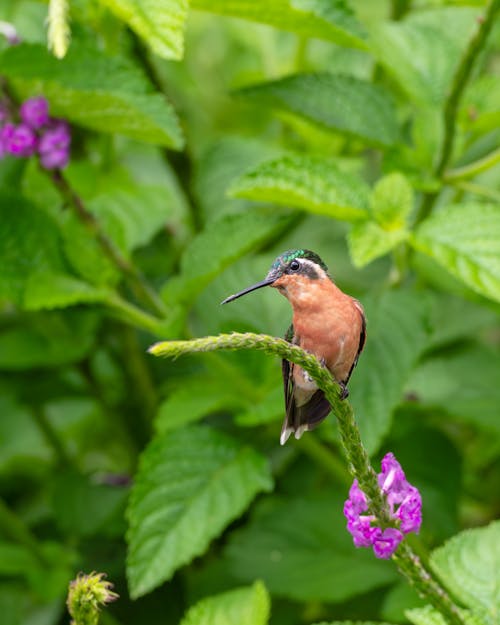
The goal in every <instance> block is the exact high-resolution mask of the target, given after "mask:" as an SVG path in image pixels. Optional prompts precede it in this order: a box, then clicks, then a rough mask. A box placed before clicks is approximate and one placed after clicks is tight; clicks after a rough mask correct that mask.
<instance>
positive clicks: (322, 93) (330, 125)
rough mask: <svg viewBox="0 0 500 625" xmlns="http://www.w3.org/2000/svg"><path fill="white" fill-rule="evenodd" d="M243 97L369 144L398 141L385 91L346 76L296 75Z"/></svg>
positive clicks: (253, 88)
mask: <svg viewBox="0 0 500 625" xmlns="http://www.w3.org/2000/svg"><path fill="white" fill-rule="evenodd" d="M237 93H238V94H239V95H241V96H242V97H245V98H247V99H249V100H252V101H255V102H256V103H258V104H260V105H266V106H269V107H272V108H274V109H277V110H278V111H283V112H285V113H292V114H293V115H297V116H299V117H302V118H305V119H306V120H308V121H310V122H314V123H315V124H319V125H320V126H321V127H323V128H326V129H327V130H332V131H335V132H340V133H343V134H346V135H349V136H353V137H358V138H360V139H362V140H364V141H365V142H366V143H368V144H374V145H377V146H382V147H383V146H390V145H393V144H394V143H396V142H397V141H398V135H399V131H398V127H397V125H396V113H395V110H394V106H393V103H392V100H391V99H390V97H389V95H388V94H387V92H386V91H384V90H383V89H382V87H379V86H376V85H374V84H372V83H370V82H367V81H364V80H360V79H359V78H354V77H353V76H344V75H342V74H321V73H318V74H296V75H293V76H287V77H286V78H281V79H280V80H274V81H271V82H267V83H262V84H258V85H254V86H251V87H246V88H245V89H241V90H239V91H238V92H237Z"/></svg>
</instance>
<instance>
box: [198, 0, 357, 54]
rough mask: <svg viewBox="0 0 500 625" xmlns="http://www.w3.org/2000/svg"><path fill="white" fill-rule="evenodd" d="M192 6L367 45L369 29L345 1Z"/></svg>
mask: <svg viewBox="0 0 500 625" xmlns="http://www.w3.org/2000/svg"><path fill="white" fill-rule="evenodd" d="M191 6H192V7H193V8H194V9H202V10H205V11H211V12H212V13H219V14H221V15H229V16H231V17H239V18H242V19H246V20H251V21H255V22H259V23H261V24H269V25H270V26H275V27H276V28H280V29H283V30H289V31H292V32H295V33H298V34H300V35H303V36H306V37H317V38H319V39H326V40H327V41H334V42H335V43H338V44H340V45H346V46H350V47H357V48H365V47H366V44H365V42H364V38H365V32H364V30H363V28H362V26H361V25H360V23H359V22H358V21H357V20H356V18H355V16H354V13H353V11H352V9H351V7H350V6H349V4H348V3H347V2H345V1H344V0H273V1H272V2H266V1H265V0H191Z"/></svg>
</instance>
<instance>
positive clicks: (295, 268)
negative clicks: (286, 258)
mask: <svg viewBox="0 0 500 625" xmlns="http://www.w3.org/2000/svg"><path fill="white" fill-rule="evenodd" d="M289 267H290V269H291V270H292V271H298V270H299V269H300V263H299V261H298V260H292V262H291V263H290V265H289Z"/></svg>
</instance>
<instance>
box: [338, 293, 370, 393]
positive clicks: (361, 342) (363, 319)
mask: <svg viewBox="0 0 500 625" xmlns="http://www.w3.org/2000/svg"><path fill="white" fill-rule="evenodd" d="M353 302H354V305H355V306H356V308H357V309H358V312H359V314H360V315H361V332H360V334H359V346H358V353H357V354H356V358H355V359H354V362H353V363H352V367H351V368H350V370H349V375H348V376H347V380H344V381H343V382H344V384H347V382H349V378H350V377H351V374H352V372H353V371H354V367H355V366H356V365H357V364H358V360H359V356H360V354H361V352H362V351H363V347H364V346H365V343H366V317H365V311H364V310H363V306H361V304H360V303H359V302H358V300H357V299H353Z"/></svg>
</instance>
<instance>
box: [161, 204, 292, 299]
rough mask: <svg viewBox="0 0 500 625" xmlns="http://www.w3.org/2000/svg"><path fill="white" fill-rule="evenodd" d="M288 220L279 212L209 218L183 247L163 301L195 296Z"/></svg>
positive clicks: (285, 224) (282, 226)
mask: <svg viewBox="0 0 500 625" xmlns="http://www.w3.org/2000/svg"><path fill="white" fill-rule="evenodd" d="M289 220H290V217H288V216H285V215H283V214H282V213H277V212H274V213H271V212H269V211H249V212H246V213H237V214H235V215H224V216H222V217H221V218H219V219H216V220H214V221H211V222H210V223H209V224H208V225H207V227H206V228H205V229H204V230H203V231H202V232H201V233H200V234H199V235H198V236H197V237H195V238H194V239H193V240H192V241H191V243H190V244H189V245H188V246H187V247H186V249H185V251H184V254H183V256H182V259H181V272H180V275H179V276H178V277H176V279H174V280H171V281H170V282H168V283H167V285H166V287H165V289H164V292H163V297H164V299H165V301H170V300H172V299H173V300H174V301H175V300H184V299H189V298H192V297H194V296H196V295H197V294H198V293H199V292H200V291H202V290H203V288H204V287H205V286H206V285H207V284H208V283H209V282H210V281H211V280H212V279H213V278H214V277H215V276H217V275H218V274H220V273H222V271H223V270H224V269H225V268H226V267H228V265H230V264H231V263H233V262H234V261H235V260H237V259H238V258H240V257H241V256H243V255H244V254H246V253H247V252H249V251H250V250H254V249H255V248H257V247H258V246H259V245H262V243H264V242H265V241H267V240H269V239H270V238H271V237H273V236H274V235H276V233H277V232H279V231H280V230H282V229H284V228H285V227H286V226H287V225H288V224H289Z"/></svg>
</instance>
